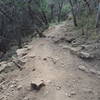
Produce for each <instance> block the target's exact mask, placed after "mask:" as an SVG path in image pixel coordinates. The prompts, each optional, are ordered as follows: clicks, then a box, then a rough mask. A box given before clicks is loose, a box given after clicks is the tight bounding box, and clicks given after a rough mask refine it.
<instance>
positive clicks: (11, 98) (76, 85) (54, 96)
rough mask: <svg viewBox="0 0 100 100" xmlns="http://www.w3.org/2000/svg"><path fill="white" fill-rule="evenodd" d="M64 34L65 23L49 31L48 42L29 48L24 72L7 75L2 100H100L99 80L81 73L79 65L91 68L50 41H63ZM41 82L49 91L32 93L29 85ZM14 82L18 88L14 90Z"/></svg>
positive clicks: (33, 43)
mask: <svg viewBox="0 0 100 100" xmlns="http://www.w3.org/2000/svg"><path fill="white" fill-rule="evenodd" d="M66 27H67V26H66ZM64 31H65V23H63V24H61V25H57V26H55V27H54V28H50V29H49V30H47V31H46V32H45V33H46V35H47V36H48V37H49V38H42V39H40V38H37V39H34V40H33V41H32V42H31V43H30V44H29V46H30V45H32V48H31V50H30V51H29V53H28V55H27V56H26V58H27V59H28V60H27V62H26V64H25V65H24V66H23V67H24V69H23V70H22V71H19V70H15V71H13V72H11V73H9V74H8V78H7V81H8V82H7V83H5V84H4V86H5V87H6V89H5V90H4V91H2V92H0V97H1V99H0V100H100V79H99V78H98V77H97V76H95V75H93V74H89V73H85V72H83V71H81V70H79V69H78V66H79V65H83V66H90V64H89V63H87V62H85V61H83V60H82V59H80V58H78V57H76V56H75V55H72V54H70V52H69V51H68V50H64V49H63V48H62V47H61V46H59V45H57V44H54V42H53V39H52V38H51V37H52V36H54V37H55V38H59V37H62V36H64V34H65V33H64ZM30 56H31V58H30ZM34 69H35V70H34ZM41 80H44V82H45V84H46V87H43V88H42V89H41V90H40V91H38V92H36V91H31V90H30V83H31V82H32V81H33V82H38V81H41ZM14 82H15V84H17V85H16V87H14V86H11V83H14ZM17 86H21V89H18V87H17Z"/></svg>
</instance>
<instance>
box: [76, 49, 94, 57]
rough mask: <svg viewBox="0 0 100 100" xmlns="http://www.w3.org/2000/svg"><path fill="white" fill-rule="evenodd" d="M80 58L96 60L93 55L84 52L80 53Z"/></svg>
mask: <svg viewBox="0 0 100 100" xmlns="http://www.w3.org/2000/svg"><path fill="white" fill-rule="evenodd" d="M78 56H79V57H80V58H83V59H93V58H94V56H93V55H92V54H89V53H87V52H82V51H81V52H79V53H78Z"/></svg>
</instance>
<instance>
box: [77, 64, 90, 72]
mask: <svg viewBox="0 0 100 100" xmlns="http://www.w3.org/2000/svg"><path fill="white" fill-rule="evenodd" d="M78 68H79V70H81V71H84V72H88V69H87V67H86V66H82V65H80V66H79V67H78Z"/></svg>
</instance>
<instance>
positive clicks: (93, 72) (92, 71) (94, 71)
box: [89, 69, 97, 74]
mask: <svg viewBox="0 0 100 100" xmlns="http://www.w3.org/2000/svg"><path fill="white" fill-rule="evenodd" d="M89 72H90V73H92V74H96V73H97V71H96V70H95V69H90V70H89Z"/></svg>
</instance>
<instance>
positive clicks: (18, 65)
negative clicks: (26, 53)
mask: <svg viewBox="0 0 100 100" xmlns="http://www.w3.org/2000/svg"><path fill="white" fill-rule="evenodd" d="M12 62H13V63H14V64H15V65H16V66H17V67H18V68H19V69H20V71H21V70H22V69H23V68H22V67H21V65H20V64H17V63H16V62H15V61H12Z"/></svg>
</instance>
